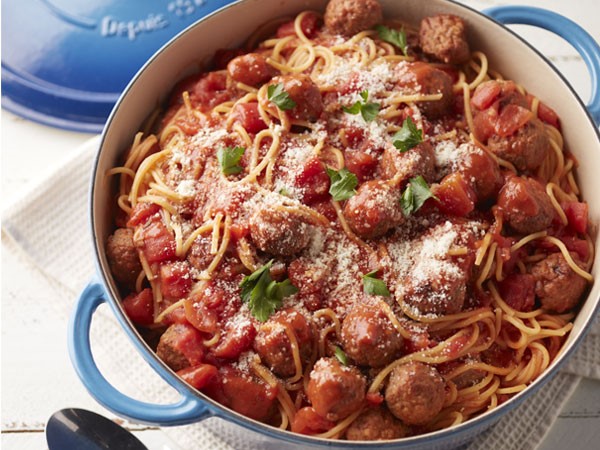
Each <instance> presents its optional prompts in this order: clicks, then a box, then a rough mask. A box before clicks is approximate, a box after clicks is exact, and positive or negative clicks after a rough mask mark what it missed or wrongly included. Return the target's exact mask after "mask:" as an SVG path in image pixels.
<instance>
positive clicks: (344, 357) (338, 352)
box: [333, 346, 348, 366]
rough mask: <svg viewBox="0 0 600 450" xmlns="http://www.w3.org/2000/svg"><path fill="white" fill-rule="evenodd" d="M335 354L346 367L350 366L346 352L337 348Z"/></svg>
mask: <svg viewBox="0 0 600 450" xmlns="http://www.w3.org/2000/svg"><path fill="white" fill-rule="evenodd" d="M333 352H334V355H335V357H336V358H337V359H338V361H339V362H341V363H342V364H343V365H344V366H347V365H348V356H347V355H346V353H344V350H342V349H341V348H339V347H338V346H336V347H335V350H334V351H333Z"/></svg>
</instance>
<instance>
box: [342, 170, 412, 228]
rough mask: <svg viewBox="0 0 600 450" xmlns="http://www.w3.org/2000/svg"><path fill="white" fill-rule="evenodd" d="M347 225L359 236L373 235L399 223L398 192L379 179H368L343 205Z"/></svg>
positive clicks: (402, 217) (400, 219)
mask: <svg viewBox="0 0 600 450" xmlns="http://www.w3.org/2000/svg"><path fill="white" fill-rule="evenodd" d="M344 216H345V218H346V221H347V222H348V225H349V226H350V228H351V229H352V231H354V232H355V233H356V234H357V235H358V236H360V237H362V238H367V239H371V238H376V237H379V236H382V235H384V234H385V233H386V232H387V231H388V230H390V229H392V228H394V227H396V226H398V225H400V224H402V223H403V222H404V216H403V215H402V211H401V209H400V192H399V190H397V189H396V188H393V187H391V186H389V185H388V184H387V183H385V182H383V181H379V180H374V181H367V182H366V183H364V184H362V185H361V186H360V187H359V188H358V192H357V193H356V195H355V196H353V197H351V198H350V199H349V200H348V202H347V203H346V206H345V207H344Z"/></svg>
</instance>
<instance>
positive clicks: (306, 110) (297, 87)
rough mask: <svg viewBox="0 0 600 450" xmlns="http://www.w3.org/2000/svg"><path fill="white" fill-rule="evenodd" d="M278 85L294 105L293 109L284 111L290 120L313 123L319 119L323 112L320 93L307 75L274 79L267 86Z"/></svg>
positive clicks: (284, 76)
mask: <svg viewBox="0 0 600 450" xmlns="http://www.w3.org/2000/svg"><path fill="white" fill-rule="evenodd" d="M280 83H281V84H282V85H283V90H284V91H285V92H287V94H288V95H289V97H290V99H292V100H293V101H294V103H295V104H296V106H294V107H293V108H291V109H289V110H286V112H287V113H288V115H289V116H290V117H291V118H292V119H296V120H308V121H310V122H314V121H315V120H317V119H318V118H319V116H320V115H321V113H322V112H323V99H322V98H321V91H320V90H319V87H318V86H317V85H316V84H315V83H314V81H313V80H312V79H311V78H310V77H309V76H308V75H304V74H295V75H283V76H279V77H274V78H273V79H272V80H271V82H270V83H269V84H270V85H277V84H280Z"/></svg>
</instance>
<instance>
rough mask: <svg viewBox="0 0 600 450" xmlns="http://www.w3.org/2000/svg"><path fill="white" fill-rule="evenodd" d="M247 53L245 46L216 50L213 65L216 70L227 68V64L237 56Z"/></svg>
mask: <svg viewBox="0 0 600 450" xmlns="http://www.w3.org/2000/svg"><path fill="white" fill-rule="evenodd" d="M244 53H245V51H244V49H243V48H220V49H218V50H217V51H216V52H215V56H214V57H213V65H214V67H215V69H216V70H221V69H225V68H227V64H229V61H231V60H232V59H233V58H235V57H236V56H240V55H243V54H244Z"/></svg>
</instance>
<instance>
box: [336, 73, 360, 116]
mask: <svg viewBox="0 0 600 450" xmlns="http://www.w3.org/2000/svg"><path fill="white" fill-rule="evenodd" d="M362 86H363V85H362V83H360V74H359V72H351V73H350V74H349V75H348V76H346V77H345V78H344V79H343V80H342V81H341V82H340V84H339V85H338V86H337V92H338V93H339V95H346V94H349V93H350V92H359V91H361V90H362ZM345 106H348V107H349V106H351V105H345Z"/></svg>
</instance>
